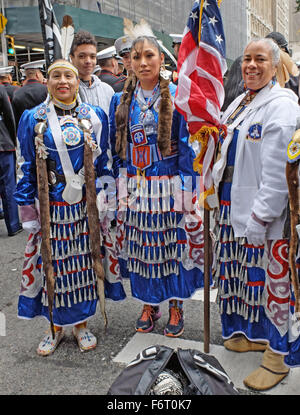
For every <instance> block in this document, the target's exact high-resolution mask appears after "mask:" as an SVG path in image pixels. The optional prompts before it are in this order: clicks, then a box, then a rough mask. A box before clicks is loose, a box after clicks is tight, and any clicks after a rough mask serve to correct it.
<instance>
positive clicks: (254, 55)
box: [242, 41, 276, 91]
mask: <svg viewBox="0 0 300 415" xmlns="http://www.w3.org/2000/svg"><path fill="white" fill-rule="evenodd" d="M275 73H276V66H275V65H274V64H273V58H272V51H271V47H270V45H268V44H266V43H265V42H262V41H258V42H251V43H250V44H249V45H248V46H247V47H246V49H245V52H244V57H243V62H242V75H243V79H244V81H245V84H246V86H247V88H249V89H251V90H255V91H256V90H259V89H261V88H263V87H264V86H266V85H267V84H268V83H269V82H270V81H271V79H272V78H273V76H274V75H275Z"/></svg>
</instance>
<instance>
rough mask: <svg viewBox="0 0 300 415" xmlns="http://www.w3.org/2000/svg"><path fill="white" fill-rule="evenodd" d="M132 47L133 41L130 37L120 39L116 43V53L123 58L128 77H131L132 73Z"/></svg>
mask: <svg viewBox="0 0 300 415" xmlns="http://www.w3.org/2000/svg"><path fill="white" fill-rule="evenodd" d="M131 45H132V39H130V37H129V36H122V37H119V38H118V39H117V40H116V41H115V48H116V53H117V55H119V56H120V57H121V58H122V60H123V64H124V68H125V69H126V72H127V75H129V74H130V72H131V71H132V69H131V59H130V50H131Z"/></svg>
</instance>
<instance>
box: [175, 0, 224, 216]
mask: <svg viewBox="0 0 300 415" xmlns="http://www.w3.org/2000/svg"><path fill="white" fill-rule="evenodd" d="M220 3H221V0H199V1H196V2H195V3H194V6H193V8H192V10H191V13H190V15H189V18H188V22H187V26H186V28H185V30H184V33H183V39H182V43H181V46H180V50H179V56H178V68H177V69H178V72H179V77H178V87H177V92H176V98H175V105H176V108H177V109H178V111H179V112H180V113H181V114H183V115H184V118H185V120H186V121H187V124H188V129H189V132H190V134H191V137H190V143H191V145H192V146H193V148H194V151H195V153H196V158H195V160H194V166H193V167H194V170H195V171H197V172H198V173H199V174H200V175H201V185H200V198H199V202H200V203H201V204H202V203H204V206H205V207H206V208H207V209H209V208H212V207H214V206H215V202H213V200H214V198H212V197H210V198H208V199H207V197H208V196H211V195H212V194H214V188H213V180H212V176H211V169H212V164H213V157H214V151H215V145H216V142H217V139H218V133H219V127H220V116H221V112H220V109H221V107H222V105H223V102H224V88H223V76H224V74H225V72H226V70H227V64H226V59H225V54H226V51H225V36H224V31H223V24H222V18H221V14H220V9H219V6H220Z"/></svg>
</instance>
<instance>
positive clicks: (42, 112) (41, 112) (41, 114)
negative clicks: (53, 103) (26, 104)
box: [33, 104, 50, 120]
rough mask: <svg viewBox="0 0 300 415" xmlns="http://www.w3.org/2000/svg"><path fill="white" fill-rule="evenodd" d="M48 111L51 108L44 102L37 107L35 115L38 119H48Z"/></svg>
mask: <svg viewBox="0 0 300 415" xmlns="http://www.w3.org/2000/svg"><path fill="white" fill-rule="evenodd" d="M47 112H50V108H48V107H47V106H46V104H42V105H40V106H39V107H38V108H37V110H36V112H35V114H34V115H33V116H34V118H35V119H36V120H46V119H47Z"/></svg>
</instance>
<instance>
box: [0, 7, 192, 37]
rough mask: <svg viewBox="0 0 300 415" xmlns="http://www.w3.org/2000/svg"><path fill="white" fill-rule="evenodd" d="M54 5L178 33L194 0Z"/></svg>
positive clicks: (183, 25)
mask: <svg viewBox="0 0 300 415" xmlns="http://www.w3.org/2000/svg"><path fill="white" fill-rule="evenodd" d="M4 2H5V3H6V4H5V7H11V5H12V1H11V0H4ZM55 3H56V4H62V5H68V6H73V7H76V8H81V9H85V10H90V11H93V12H96V13H103V14H109V15H112V16H118V17H127V18H128V19H131V20H133V21H135V22H138V21H139V20H140V19H141V18H144V19H146V20H147V22H148V23H149V24H150V25H151V27H152V28H153V29H154V30H157V31H160V32H164V33H182V32H183V30H184V27H185V24H186V21H187V17H188V14H189V11H190V10H191V8H192V5H193V4H194V0H151V1H150V0H98V1H97V0H55ZM13 5H14V6H15V7H28V6H37V5H38V0H13Z"/></svg>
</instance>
